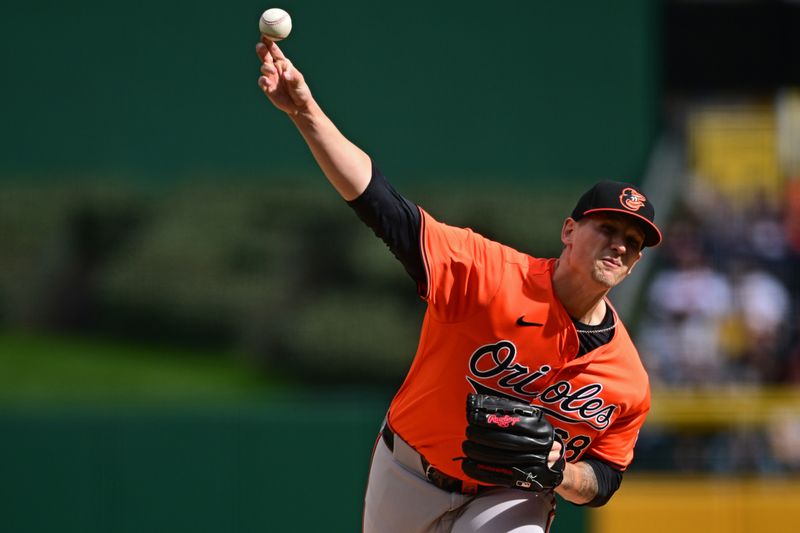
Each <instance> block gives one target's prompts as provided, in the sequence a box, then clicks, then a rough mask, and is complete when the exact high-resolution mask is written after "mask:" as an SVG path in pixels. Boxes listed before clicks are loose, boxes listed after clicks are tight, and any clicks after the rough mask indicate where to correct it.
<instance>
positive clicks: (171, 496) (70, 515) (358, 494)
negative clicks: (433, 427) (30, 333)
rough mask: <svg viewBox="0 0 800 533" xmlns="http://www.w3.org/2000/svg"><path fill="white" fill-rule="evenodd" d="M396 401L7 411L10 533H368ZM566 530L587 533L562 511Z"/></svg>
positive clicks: (3, 510)
mask: <svg viewBox="0 0 800 533" xmlns="http://www.w3.org/2000/svg"><path fill="white" fill-rule="evenodd" d="M385 406H386V401H385V400H384V399H380V400H379V399H375V398H365V397H359V396H358V395H353V397H351V398H348V399H341V398H339V399H331V398H328V397H326V396H324V395H320V396H314V397H304V398H300V397H298V398H296V399H295V400H294V401H285V402H279V403H270V404H268V405H259V404H250V405H239V406H226V407H217V408H211V407H208V406H206V407H204V408H200V407H193V408H188V407H184V408H172V409H165V408H163V407H162V408H141V407H140V408H137V409H124V408H119V407H117V408H99V407H93V408H91V409H87V408H76V407H70V408H52V407H50V408H46V409H45V408H40V409H32V408H27V409H24V410H10V409H7V408H6V409H4V410H3V411H2V413H0V434H2V435H3V438H2V439H0V471H1V472H2V477H3V482H2V483H0V530H2V531H3V532H7V533H54V532H58V533H73V532H74V533H109V532H114V533H141V532H145V531H146V532H148V533H159V532H164V533H184V532H185V533H206V532H207V533H250V532H252V533H256V532H320V531H325V532H356V531H359V530H360V526H361V509H362V501H363V493H364V487H365V482H366V475H367V468H368V464H369V458H370V453H371V450H372V446H373V444H374V442H375V438H376V434H377V431H378V428H379V425H380V422H381V420H382V417H383V410H384V409H385ZM557 520H558V522H557V523H558V524H559V528H558V529H557V530H558V531H560V532H568V533H569V532H574V533H579V532H582V531H584V526H585V524H584V516H583V511H582V509H580V508H577V507H574V506H571V505H569V504H566V503H562V504H561V505H560V506H559V518H558V519H557Z"/></svg>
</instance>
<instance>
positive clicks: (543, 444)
mask: <svg viewBox="0 0 800 533" xmlns="http://www.w3.org/2000/svg"><path fill="white" fill-rule="evenodd" d="M555 440H559V442H560V438H559V437H558V435H557V434H556V432H555V430H554V429H553V426H552V425H550V422H548V421H547V419H546V418H545V417H544V416H542V411H540V410H539V409H537V408H536V407H533V406H531V405H528V404H526V403H523V402H518V401H514V400H509V399H507V398H500V397H497V396H488V395H486V394H470V395H469V396H467V440H465V441H464V442H463V443H462V445H461V447H462V449H463V451H464V454H465V455H466V458H465V459H464V461H463V462H462V463H461V468H462V470H463V471H464V473H465V474H467V475H468V476H469V477H471V478H473V479H475V480H477V481H479V482H481V483H486V484H489V485H500V486H504V487H511V488H517V489H521V490H528V491H541V490H548V489H553V488H555V487H557V486H558V485H559V484H560V483H561V481H562V480H563V478H564V467H565V465H566V461H565V460H564V452H563V447H562V452H561V455H560V457H559V458H558V461H556V463H555V464H554V465H553V466H552V468H551V467H549V466H548V465H547V456H548V454H549V453H550V449H551V448H552V447H553V442H554V441H555Z"/></svg>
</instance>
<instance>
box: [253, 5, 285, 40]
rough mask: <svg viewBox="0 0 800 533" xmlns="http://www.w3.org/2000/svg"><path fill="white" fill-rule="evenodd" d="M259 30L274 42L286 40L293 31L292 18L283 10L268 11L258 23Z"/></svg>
mask: <svg viewBox="0 0 800 533" xmlns="http://www.w3.org/2000/svg"><path fill="white" fill-rule="evenodd" d="M258 29H259V30H261V33H262V34H263V35H265V36H266V37H267V38H269V39H270V40H272V41H280V40H283V39H286V38H287V37H288V36H289V33H290V32H291V31H292V17H290V16H289V13H287V12H286V11H284V10H283V9H280V8H277V7H273V8H271V9H267V10H266V11H264V13H263V14H262V15H261V19H259V21H258Z"/></svg>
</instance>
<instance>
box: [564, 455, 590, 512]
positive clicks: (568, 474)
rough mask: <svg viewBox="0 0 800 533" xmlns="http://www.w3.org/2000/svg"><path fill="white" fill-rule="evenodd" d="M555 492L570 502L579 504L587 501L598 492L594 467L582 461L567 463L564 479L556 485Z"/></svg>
mask: <svg viewBox="0 0 800 533" xmlns="http://www.w3.org/2000/svg"><path fill="white" fill-rule="evenodd" d="M556 492H557V493H558V494H559V496H561V497H562V498H564V499H565V500H567V501H570V502H572V503H576V504H579V505H582V504H585V503H589V502H590V501H592V500H593V499H594V498H595V496H597V492H598V484H597V477H596V476H595V473H594V469H592V467H591V466H589V464H588V463H585V462H582V461H578V462H577V463H567V464H566V466H565V468H564V480H563V481H562V482H561V484H560V485H559V486H558V487H556Z"/></svg>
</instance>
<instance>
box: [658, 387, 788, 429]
mask: <svg viewBox="0 0 800 533" xmlns="http://www.w3.org/2000/svg"><path fill="white" fill-rule="evenodd" d="M791 419H797V420H798V421H800V387H782V388H778V387H772V388H763V387H735V386H732V387H729V388H709V389H669V390H655V391H653V399H652V408H651V411H650V415H649V416H648V418H647V422H646V426H670V427H681V428H690V427H719V426H742V425H758V426H762V425H765V424H770V423H774V422H779V421H786V420H791Z"/></svg>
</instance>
